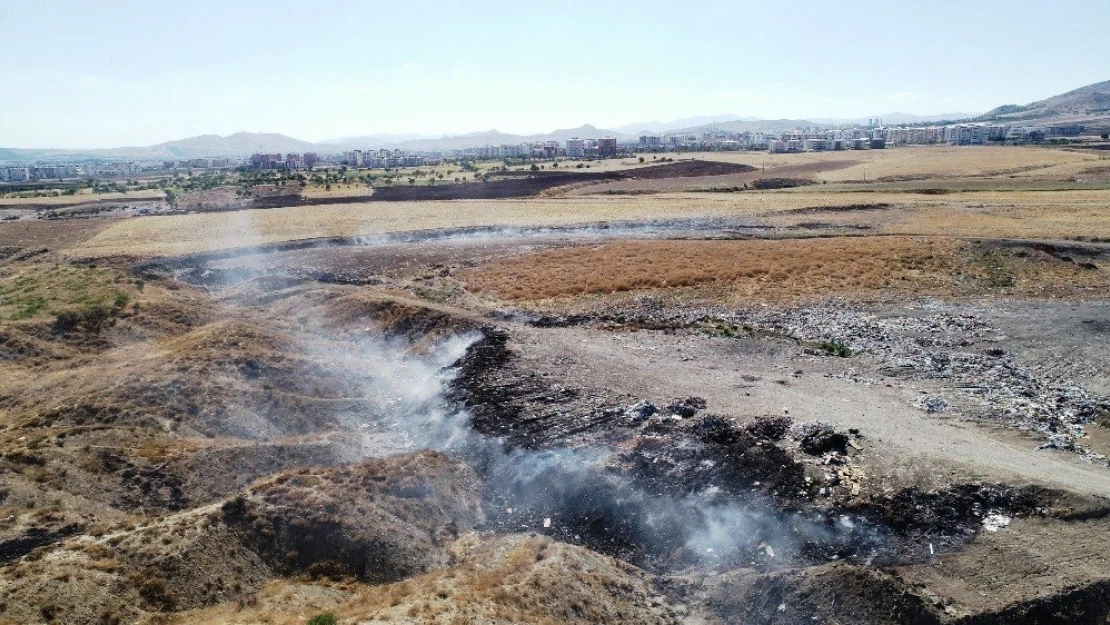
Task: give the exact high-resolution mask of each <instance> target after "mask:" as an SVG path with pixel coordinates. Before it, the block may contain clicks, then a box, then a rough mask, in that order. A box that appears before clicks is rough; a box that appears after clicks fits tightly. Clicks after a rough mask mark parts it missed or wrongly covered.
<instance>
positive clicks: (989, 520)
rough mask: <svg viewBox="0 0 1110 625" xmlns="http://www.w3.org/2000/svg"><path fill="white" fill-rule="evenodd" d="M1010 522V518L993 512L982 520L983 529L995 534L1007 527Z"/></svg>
mask: <svg viewBox="0 0 1110 625" xmlns="http://www.w3.org/2000/svg"><path fill="white" fill-rule="evenodd" d="M1010 521H1011V519H1010V517H1008V516H1006V515H1005V514H1000V513H997V512H994V513H991V514H988V515H987V516H986V517H985V518H984V519H983V529H984V530H985V531H988V532H997V531H998V530H1000V529H1002V528H1005V527H1009V525H1010Z"/></svg>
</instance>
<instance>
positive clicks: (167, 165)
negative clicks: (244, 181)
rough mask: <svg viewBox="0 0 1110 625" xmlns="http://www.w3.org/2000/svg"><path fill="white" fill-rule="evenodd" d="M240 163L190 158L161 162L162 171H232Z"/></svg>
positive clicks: (220, 159)
mask: <svg viewBox="0 0 1110 625" xmlns="http://www.w3.org/2000/svg"><path fill="white" fill-rule="evenodd" d="M239 165H240V161H238V160H236V159H232V158H191V159H182V160H178V161H162V169H233V168H235V167H238V166H239Z"/></svg>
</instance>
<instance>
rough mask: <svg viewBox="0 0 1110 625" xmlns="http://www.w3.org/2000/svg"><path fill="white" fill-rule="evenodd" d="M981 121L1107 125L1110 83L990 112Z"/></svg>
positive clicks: (1096, 84)
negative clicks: (1084, 122)
mask: <svg viewBox="0 0 1110 625" xmlns="http://www.w3.org/2000/svg"><path fill="white" fill-rule="evenodd" d="M980 119H982V120H984V121H988V120H989V121H999V122H1007V123H1022V124H1036V123H1044V122H1045V121H1046V120H1049V121H1060V122H1083V121H1088V122H1099V121H1101V122H1102V123H1103V124H1106V120H1110V80H1106V81H1103V82H1097V83H1095V84H1093V85H1087V86H1086V87H1080V88H1079V89H1075V90H1073V91H1069V92H1067V93H1062V94H1060V95H1056V96H1052V97H1051V98H1045V99H1044V100H1038V101H1036V102H1032V103H1030V104H1026V105H1024V106H1022V105H1018V104H1006V105H1004V106H1000V107H998V108H996V109H993V110H991V111H987V112H986V113H984V114H983V115H982V116H981V117H980Z"/></svg>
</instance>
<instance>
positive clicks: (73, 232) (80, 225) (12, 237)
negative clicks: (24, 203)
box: [0, 219, 115, 249]
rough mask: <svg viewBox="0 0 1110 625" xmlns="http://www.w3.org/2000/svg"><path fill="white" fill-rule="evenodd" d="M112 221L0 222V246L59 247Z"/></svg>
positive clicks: (82, 239) (79, 240) (78, 241)
mask: <svg viewBox="0 0 1110 625" xmlns="http://www.w3.org/2000/svg"><path fill="white" fill-rule="evenodd" d="M114 223H115V222H114V221H112V220H108V219H66V220H58V221H38V220H35V221H26V220H24V221H17V222H11V223H3V224H0V247H7V246H9V245H10V246H14V247H27V248H36V247H37V248H44V247H45V248H49V249H60V248H65V247H72V246H74V245H78V244H81V243H83V242H85V241H86V240H88V239H89V238H91V237H93V236H94V235H96V234H97V233H98V232H100V231H101V230H105V229H107V228H108V227H110V226H112V225H113V224H114Z"/></svg>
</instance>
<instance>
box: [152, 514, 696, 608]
mask: <svg viewBox="0 0 1110 625" xmlns="http://www.w3.org/2000/svg"><path fill="white" fill-rule="evenodd" d="M450 553H451V560H452V562H453V563H454V564H453V565H452V566H450V567H448V568H444V569H439V570H437V571H434V572H432V573H429V574H427V575H422V576H418V577H413V578H411V579H407V580H405V581H401V582H396V583H392V584H386V585H381V586H372V587H367V586H361V585H345V586H343V587H324V586H319V585H313V586H307V585H303V584H301V585H298V584H291V583H286V582H282V583H280V584H273V585H270V586H268V587H266V588H265V589H264V590H262V591H261V592H259V593H258V594H257V595H253V596H251V597H250V599H249V601H240V602H232V603H227V604H224V605H221V606H218V607H215V608H211V609H208V610H202V611H196V612H191V613H187V614H182V615H179V616H177V617H176V618H168V619H166V620H164V621H161V622H163V623H166V624H167V625H170V624H177V623H181V624H184V623H189V624H191V625H192V624H201V625H210V624H211V625H215V624H216V623H219V624H221V625H222V624H229V623H241V624H246V623H258V622H304V620H305V619H306V618H307V616H306V615H311V614H314V613H323V612H330V613H332V614H334V615H336V617H338V619H339V620H340V622H343V623H347V622H352V623H353V622H357V623H367V624H369V623H421V624H428V625H430V624H432V623H484V624H488V625H515V624H517V623H534V624H536V625H558V624H563V623H570V624H574V625H587V624H594V623H642V624H644V625H670V624H677V623H679V622H681V618H680V614H681V612H679V611H678V610H676V609H675V608H674V607H672V606H671V605H670V604H669V603H668V601H667V600H666V599H665V598H664V597H663V596H661V595H659V594H657V593H656V592H654V590H653V588H652V585H651V582H650V580H649V579H648V577H647V576H646V575H645V574H644V573H643V572H642V571H640V570H638V569H636V568H634V567H632V566H629V565H628V564H625V563H622V562H620V561H618V560H614V559H612V558H607V557H605V556H601V555H599V554H597V553H594V552H592V551H589V550H586V549H583V548H581V547H574V546H571V545H566V544H564V543H559V542H554V541H552V540H551V539H548V538H543V537H538V536H531V535H520V534H517V535H510V536H501V537H496V538H488V539H483V538H478V537H474V536H471V537H466V538H463V539H460V540H459V541H458V542H456V543H455V544H453V545H452V546H451V548H450Z"/></svg>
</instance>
